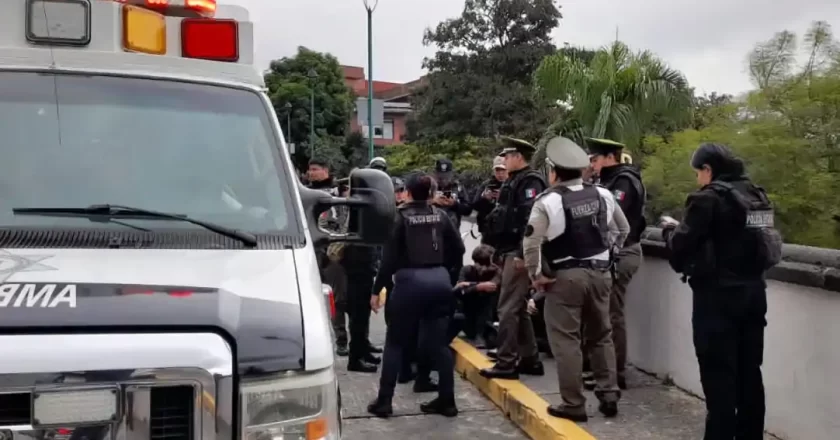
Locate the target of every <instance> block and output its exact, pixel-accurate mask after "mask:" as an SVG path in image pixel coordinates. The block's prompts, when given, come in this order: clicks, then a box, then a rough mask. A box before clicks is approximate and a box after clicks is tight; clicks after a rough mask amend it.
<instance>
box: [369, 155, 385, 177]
mask: <svg viewBox="0 0 840 440" xmlns="http://www.w3.org/2000/svg"><path fill="white" fill-rule="evenodd" d="M368 167H369V168H373V169H374V170H379V171H382V172H383V173H387V172H388V162H387V161H385V158H383V157H379V156H377V157H374V158H373V159H371V160H370V164H368Z"/></svg>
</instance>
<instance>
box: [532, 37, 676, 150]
mask: <svg viewBox="0 0 840 440" xmlns="http://www.w3.org/2000/svg"><path fill="white" fill-rule="evenodd" d="M534 77H535V79H536V88H537V91H538V92H539V94H540V95H541V96H542V97H543V98H544V99H545V100H547V101H551V102H557V103H560V104H559V105H561V106H564V107H566V108H567V111H566V112H565V114H564V117H563V119H560V120H556V121H554V122H555V124H554V126H553V130H554V131H557V132H561V133H566V134H568V135H570V136H572V137H574V138H577V139H579V138H580V137H583V136H592V137H608V138H612V139H616V140H620V141H624V142H625V143H627V145H628V146H629V147H630V148H631V149H637V148H638V147H640V146H641V141H642V139H643V137H644V136H645V135H646V134H649V133H650V132H651V131H653V130H654V129H655V128H657V127H667V126H669V125H670V126H671V127H670V129H671V130H673V129H678V128H681V127H682V126H685V125H686V124H687V123H688V122H689V121H690V118H691V110H692V96H691V90H690V89H689V87H688V84H687V82H686V80H685V77H684V76H683V74H682V73H680V72H679V71H677V70H674V69H672V68H670V67H668V66H667V65H666V64H665V63H664V62H662V61H661V60H660V59H659V58H657V57H656V56H655V55H653V54H652V53H650V52H647V51H644V52H636V53H634V52H632V51H631V50H630V48H629V47H627V45H625V44H624V43H621V42H615V43H613V44H612V45H610V46H607V47H603V48H601V49H599V50H598V51H597V52H596V54H595V56H594V57H593V58H592V59H591V60H590V61H589V62H586V60H584V59H581V58H575V57H572V56H569V55H568V54H566V53H563V52H558V53H555V54H553V55H550V56H547V57H546V58H545V59H544V60H543V61H542V63H541V64H540V66H539V68H538V69H537V70H536V72H535V74H534ZM666 118H667V120H668V121H667V122H666V121H665V119H666Z"/></svg>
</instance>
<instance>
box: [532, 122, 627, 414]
mask: <svg viewBox="0 0 840 440" xmlns="http://www.w3.org/2000/svg"><path fill="white" fill-rule="evenodd" d="M546 155H547V159H546V164H547V166H548V169H549V180H550V182H551V185H552V186H551V187H550V188H549V189H548V190H547V191H545V192H543V193H542V194H540V195H539V197H537V200H536V201H535V202H534V207H533V209H532V210H531V214H530V217H529V219H528V230H527V232H526V234H525V239H524V242H523V248H524V255H525V267H526V270H527V272H528V275H529V276H530V278H531V280H532V283H533V286H534V288H535V289H536V290H537V292H538V293H537V295H538V296H543V295H544V296H545V310H544V317H545V322H546V327H547V328H546V330H547V333H548V342H549V345H550V346H551V352H552V354H553V355H554V359H555V361H556V362H557V379H558V382H559V384H560V395H561V397H562V399H563V403H562V405H558V406H550V407H549V408H548V412H549V414H551V415H553V416H555V417H561V418H565V419H569V420H573V421H576V422H585V421H586V420H587V419H588V417H587V414H586V410H585V407H586V406H585V404H586V398H585V397H584V395H583V381H582V379H581V369H582V365H583V357H582V353H581V341H580V334H581V326H583V328H584V332H583V338H584V340H585V345H586V346H588V347H591V351H590V356H591V361H592V367H593V370H594V372H595V378H596V380H597V387H596V389H595V395H596V396H597V397H598V400H599V401H600V405H599V408H598V409H599V410H600V412H601V413H602V414H604V415H605V416H606V417H615V415H616V414H617V413H618V403H617V402H618V399H619V397H620V391H619V389H618V384H617V379H616V371H615V352H614V349H613V343H612V327H611V324H610V317H609V311H610V288H611V277H610V274H609V267H610V249H611V248H612V247H613V246H618V247H621V246H622V245H623V244H624V241H625V239H626V238H627V234H628V233H629V231H630V225H629V224H628V223H627V219H626V218H625V217H624V214H623V212H622V211H621V208H620V207H619V206H618V204H617V203H616V202H615V198H614V196H613V195H612V194H611V193H610V192H609V191H607V190H606V189H605V188H602V187H599V186H596V185H592V184H587V183H584V182H583V179H582V176H583V169H584V168H586V167H588V166H589V157H588V155H587V154H586V152H584V151H583V149H582V148H580V147H579V146H578V145H577V144H575V143H574V142H572V141H571V140H569V139H566V138H564V137H556V138H554V139H552V140H550V141H549V143H548V145H547V146H546Z"/></svg>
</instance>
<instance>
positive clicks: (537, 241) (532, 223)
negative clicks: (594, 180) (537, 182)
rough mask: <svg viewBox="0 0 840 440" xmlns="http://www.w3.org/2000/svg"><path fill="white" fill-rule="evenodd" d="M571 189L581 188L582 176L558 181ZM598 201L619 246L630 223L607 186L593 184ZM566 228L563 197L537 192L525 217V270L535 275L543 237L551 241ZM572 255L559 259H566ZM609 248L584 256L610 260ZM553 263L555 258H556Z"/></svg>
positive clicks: (628, 230) (614, 240) (589, 258)
mask: <svg viewBox="0 0 840 440" xmlns="http://www.w3.org/2000/svg"><path fill="white" fill-rule="evenodd" d="M561 185H564V186H566V187H567V188H568V189H569V190H571V191H581V190H583V188H584V186H583V181H582V180H581V179H575V180H570V181H568V182H564V183H561ZM595 188H596V189H597V190H598V195H600V196H601V202H602V203H604V206H605V207H606V210H607V212H606V214H607V226H608V227H609V229H610V237H611V239H612V241H613V245H615V246H618V247H621V246H622V245H623V244H624V240H626V239H627V235H628V234H629V233H630V225H629V224H628V222H627V218H626V217H625V216H624V213H623V212H622V210H621V207H619V206H618V205H617V204H616V201H615V197H614V196H613V195H612V194H611V193H610V192H609V190H607V189H606V188H603V187H600V186H596V187H595ZM565 232H566V213H565V211H564V209H563V197H562V196H561V195H560V194H558V193H556V192H554V191H551V190H549V191H545V192H544V193H542V194H540V196H539V197H538V198H537V200H536V201H535V202H534V207H533V208H532V209H531V216H530V218H529V219H528V227H527V231H526V233H525V240H524V242H523V251H524V254H525V267H526V268H527V269H528V273H529V274H530V275H531V276H532V277H534V276H537V275H539V274H540V272H541V262H540V258H541V252H540V248H541V245H542V244H543V241H551V240H554V239H555V238H557V237H559V236H560V235H562V234H563V233H565ZM569 258H571V257H567V258H564V259H561V260H560V261H564V260H567V259H569ZM609 258H610V255H609V251H604V252H601V253H600V254H597V255H592V256H590V257H587V258H584V259H585V260H603V261H607V260H609ZM555 263H556V262H555Z"/></svg>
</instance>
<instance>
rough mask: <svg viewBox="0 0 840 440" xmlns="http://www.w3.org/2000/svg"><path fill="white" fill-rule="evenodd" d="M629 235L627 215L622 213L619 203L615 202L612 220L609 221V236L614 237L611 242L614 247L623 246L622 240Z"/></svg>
mask: <svg viewBox="0 0 840 440" xmlns="http://www.w3.org/2000/svg"><path fill="white" fill-rule="evenodd" d="M629 235H630V222H628V221H627V216H626V215H624V210H623V209H621V205H620V204H619V203H616V204H615V209H614V210H613V216H612V221H611V222H610V236H611V237H615V240H614V241H613V244H614V245H615V246H616V247H620V248H621V247H624V242H625V241H626V240H627V237H628V236H629Z"/></svg>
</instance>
